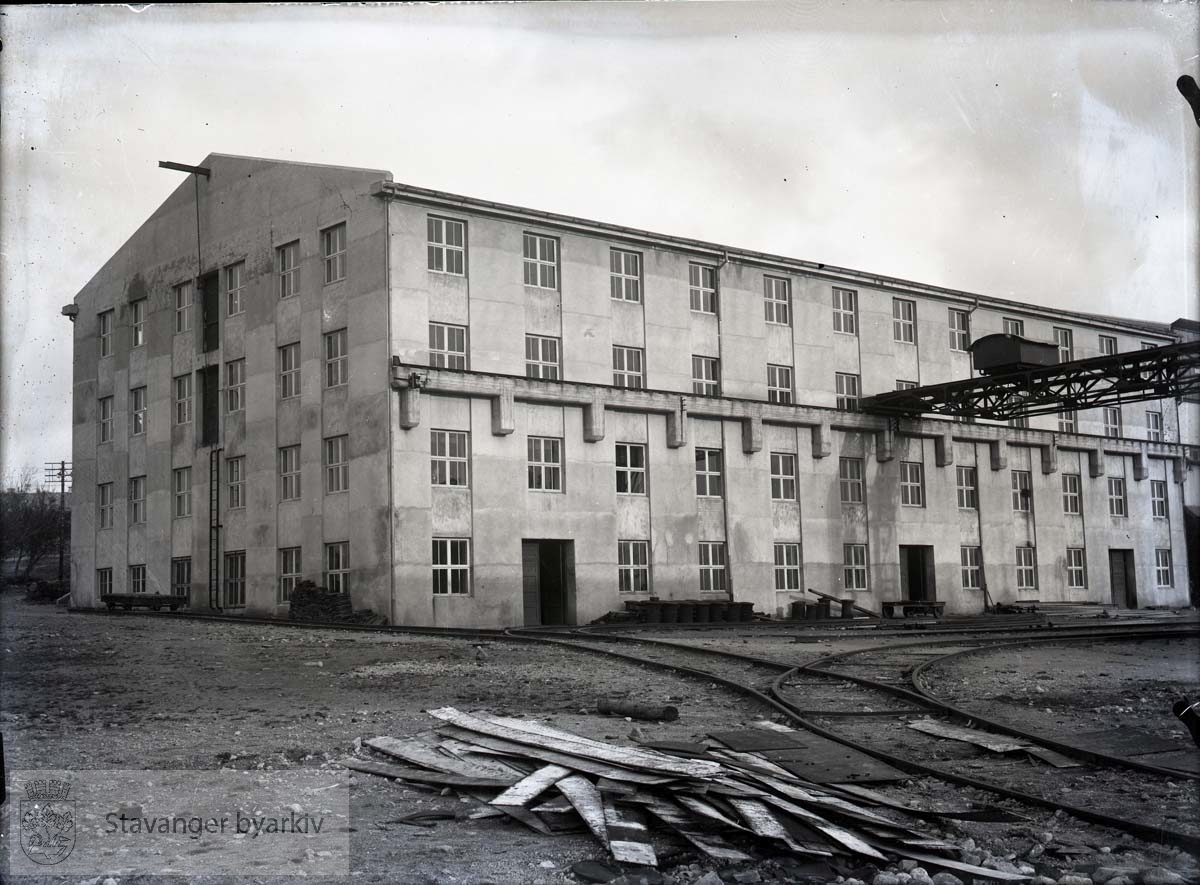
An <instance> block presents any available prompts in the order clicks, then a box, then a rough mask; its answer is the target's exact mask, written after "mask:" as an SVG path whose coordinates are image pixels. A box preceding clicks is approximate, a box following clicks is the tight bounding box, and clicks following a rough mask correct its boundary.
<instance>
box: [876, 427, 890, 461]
mask: <svg viewBox="0 0 1200 885" xmlns="http://www.w3.org/2000/svg"><path fill="white" fill-rule="evenodd" d="M894 443H895V434H894V433H893V432H892V430H891V429H890V428H886V429H884V430H879V431H876V433H875V460H876V461H878V462H879V463H881V464H882V463H883V462H884V461H891V460H892V458H893V457H894V445H893V444H894Z"/></svg>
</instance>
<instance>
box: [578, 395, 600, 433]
mask: <svg viewBox="0 0 1200 885" xmlns="http://www.w3.org/2000/svg"><path fill="white" fill-rule="evenodd" d="M602 439H604V394H603V393H602V392H599V391H597V392H596V393H593V394H592V401H591V402H590V403H588V404H587V405H585V406H584V407H583V440H584V442H590V443H594V442H600V440H602Z"/></svg>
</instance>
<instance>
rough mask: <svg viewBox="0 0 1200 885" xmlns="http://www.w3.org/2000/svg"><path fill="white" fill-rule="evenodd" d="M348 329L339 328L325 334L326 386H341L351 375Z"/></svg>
mask: <svg viewBox="0 0 1200 885" xmlns="http://www.w3.org/2000/svg"><path fill="white" fill-rule="evenodd" d="M347 349H348V346H347V342H346V330H345V329H338V330H337V331H334V332H328V333H326V335H325V386H326V387H341V386H342V385H343V384H345V383H346V380H347V378H348V377H349V375H350V363H349V361H348V360H349V358H348V357H347V355H346V354H347Z"/></svg>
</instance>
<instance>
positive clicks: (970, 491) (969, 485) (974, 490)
mask: <svg viewBox="0 0 1200 885" xmlns="http://www.w3.org/2000/svg"><path fill="white" fill-rule="evenodd" d="M955 473H956V474H957V480H958V483H957V484H958V509H959V510H978V509H979V482H978V479H977V477H976V474H975V468H974V467H958V468H956V469H955Z"/></svg>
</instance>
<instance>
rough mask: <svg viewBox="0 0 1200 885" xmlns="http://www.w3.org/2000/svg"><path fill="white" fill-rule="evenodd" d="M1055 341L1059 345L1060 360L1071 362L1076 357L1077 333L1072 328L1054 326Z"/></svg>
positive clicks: (1061, 361)
mask: <svg viewBox="0 0 1200 885" xmlns="http://www.w3.org/2000/svg"><path fill="white" fill-rule="evenodd" d="M1054 343H1055V344H1056V345H1058V361H1059V362H1060V363H1069V362H1071V361H1072V360H1074V359H1075V335H1074V334H1073V333H1072V332H1071V330H1070V329H1063V328H1061V327H1059V326H1055V327H1054Z"/></svg>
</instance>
